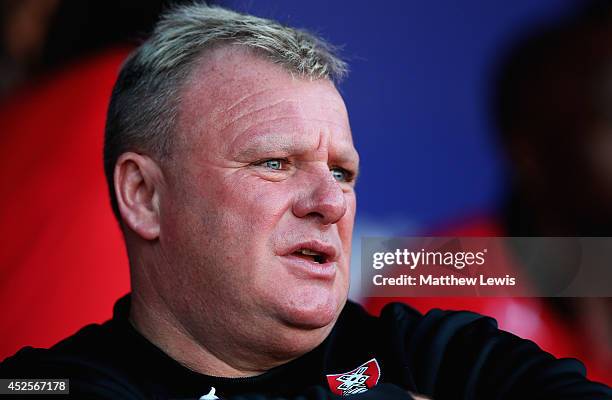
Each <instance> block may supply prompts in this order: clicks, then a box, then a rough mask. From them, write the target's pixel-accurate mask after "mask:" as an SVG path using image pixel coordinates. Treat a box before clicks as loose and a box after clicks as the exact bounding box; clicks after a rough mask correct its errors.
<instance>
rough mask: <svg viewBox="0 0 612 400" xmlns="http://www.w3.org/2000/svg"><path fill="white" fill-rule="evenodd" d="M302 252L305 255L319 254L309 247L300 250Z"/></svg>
mask: <svg viewBox="0 0 612 400" xmlns="http://www.w3.org/2000/svg"><path fill="white" fill-rule="evenodd" d="M300 253H302V254H304V255H305V256H318V255H319V253H317V252H316V251H310V250H307V249H302V250H300Z"/></svg>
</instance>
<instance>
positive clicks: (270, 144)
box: [231, 132, 359, 177]
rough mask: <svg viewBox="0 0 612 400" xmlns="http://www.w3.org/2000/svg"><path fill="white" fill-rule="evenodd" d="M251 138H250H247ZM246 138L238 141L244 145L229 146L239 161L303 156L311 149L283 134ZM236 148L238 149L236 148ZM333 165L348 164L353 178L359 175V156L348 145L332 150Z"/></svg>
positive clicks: (266, 134)
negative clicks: (267, 157) (287, 155)
mask: <svg viewBox="0 0 612 400" xmlns="http://www.w3.org/2000/svg"><path fill="white" fill-rule="evenodd" d="M248 136H251V137H248ZM248 136H247V137H246V138H241V139H239V140H240V141H243V140H244V141H247V140H248V143H247V144H245V145H241V144H240V141H239V142H238V143H236V142H234V143H232V145H231V149H232V150H233V151H231V154H232V156H233V157H236V158H239V159H252V158H257V157H260V156H261V153H272V154H271V155H275V154H276V155H278V156H279V157H280V156H283V155H285V154H304V153H306V152H308V151H309V150H310V149H311V148H312V144H311V143H307V142H304V141H301V140H299V138H298V139H297V140H296V138H295V137H292V136H291V135H287V134H284V133H274V132H270V133H265V134H260V135H248ZM236 147H238V148H236ZM332 155H333V157H332V160H333V163H334V164H350V165H351V168H352V169H353V171H352V172H353V173H354V175H355V177H356V176H357V175H358V173H359V156H358V154H357V151H356V150H355V149H354V148H352V147H351V146H348V145H342V146H341V148H337V147H336V148H334V151H333V154H332ZM339 166H341V165H339Z"/></svg>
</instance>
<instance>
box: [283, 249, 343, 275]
mask: <svg viewBox="0 0 612 400" xmlns="http://www.w3.org/2000/svg"><path fill="white" fill-rule="evenodd" d="M281 258H282V260H283V261H284V263H285V264H286V265H288V266H289V269H290V271H291V272H292V273H293V274H295V275H297V276H298V277H300V278H310V279H321V280H332V279H334V277H335V276H336V270H337V264H336V263H335V262H326V263H324V264H319V263H316V262H314V261H309V260H306V259H304V258H301V257H298V256H294V255H288V256H282V257H281Z"/></svg>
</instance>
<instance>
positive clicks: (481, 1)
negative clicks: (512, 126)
mask: <svg viewBox="0 0 612 400" xmlns="http://www.w3.org/2000/svg"><path fill="white" fill-rule="evenodd" d="M218 3H219V4H222V5H224V6H228V7H230V8H232V9H236V10H241V11H248V12H250V13H253V14H256V15H259V16H264V17H271V18H275V19H277V20H280V21H283V22H286V23H288V24H290V25H293V26H297V27H302V28H306V29H309V30H311V31H314V32H316V33H319V34H320V35H322V36H323V37H325V38H326V39H328V40H329V41H331V42H332V43H334V44H337V45H341V46H343V51H342V54H343V55H344V57H345V58H346V59H347V60H348V61H349V63H350V69H351V73H350V75H349V77H348V79H347V80H346V81H345V82H344V83H343V84H342V85H341V87H340V88H341V91H342V93H343V95H344V98H345V101H346V103H347V106H348V109H349V115H350V118H351V124H352V129H353V135H354V139H355V142H356V146H357V149H358V150H359V152H360V155H361V168H362V174H361V177H360V180H359V184H358V229H359V231H358V232H356V238H358V237H359V236H357V234H358V233H365V234H382V233H389V234H391V233H392V234H412V233H421V232H430V231H432V230H437V229H438V228H444V227H445V226H446V225H447V224H451V225H452V224H454V223H461V222H462V221H464V220H467V219H471V218H480V217H483V216H486V215H488V214H491V213H495V212H496V211H497V208H498V206H499V203H500V201H501V200H502V198H503V196H504V195H505V187H506V186H505V182H506V180H505V162H504V154H503V152H502V151H501V149H499V148H498V146H497V132H496V128H495V127H494V126H493V124H492V123H491V121H490V118H489V117H488V116H489V112H490V109H489V108H488V100H489V97H490V91H491V87H490V85H491V80H492V73H493V72H494V71H495V68H496V66H497V63H498V62H499V60H500V58H501V57H503V56H504V55H505V52H506V51H508V48H509V47H510V46H512V45H513V44H515V42H516V40H518V39H519V38H521V37H522V36H523V35H524V34H525V33H526V32H528V31H529V30H530V29H531V28H532V27H533V26H536V25H541V24H546V23H547V22H549V21H553V20H555V19H557V18H559V17H560V16H563V15H565V14H568V13H571V12H572V11H573V10H574V9H575V8H576V7H577V6H578V5H579V3H580V2H578V1H569V0H515V1H503V0H466V1H384V2H378V3H375V2H372V1H363V0H362V1H350V2H345V1H323V0H314V1H290V2H288V1H270V0H258V1H245V0H236V1H220V2H218Z"/></svg>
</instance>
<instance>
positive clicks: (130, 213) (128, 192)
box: [113, 152, 163, 240]
mask: <svg viewBox="0 0 612 400" xmlns="http://www.w3.org/2000/svg"><path fill="white" fill-rule="evenodd" d="M113 180H114V185H115V193H116V196H117V204H118V206H119V212H120V214H121V218H122V219H123V223H124V224H125V225H126V226H128V227H129V228H130V229H131V230H132V231H134V232H135V233H136V234H138V235H139V236H140V237H142V238H143V239H146V240H154V239H157V238H158V237H159V229H160V219H159V195H160V189H161V186H162V184H163V174H162V171H161V169H160V168H159V166H158V165H157V163H156V162H155V161H154V160H153V159H151V158H150V157H147V156H144V155H141V154H136V153H132V152H127V153H123V154H121V156H119V158H118V159H117V162H116V163H115V171H114V176H113Z"/></svg>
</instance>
